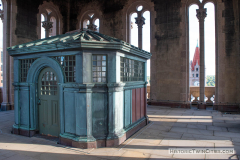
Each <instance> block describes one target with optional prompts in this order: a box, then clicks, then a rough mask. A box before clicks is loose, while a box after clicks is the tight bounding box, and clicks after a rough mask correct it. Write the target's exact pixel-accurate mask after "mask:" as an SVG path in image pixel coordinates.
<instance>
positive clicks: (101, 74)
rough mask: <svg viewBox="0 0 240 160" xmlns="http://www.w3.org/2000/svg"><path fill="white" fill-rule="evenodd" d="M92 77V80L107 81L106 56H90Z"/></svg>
mask: <svg viewBox="0 0 240 160" xmlns="http://www.w3.org/2000/svg"><path fill="white" fill-rule="evenodd" d="M92 61H93V63H92V65H93V66H92V70H93V72H92V78H93V82H103V83H104V82H107V79H106V78H107V56H102V55H93V56H92Z"/></svg>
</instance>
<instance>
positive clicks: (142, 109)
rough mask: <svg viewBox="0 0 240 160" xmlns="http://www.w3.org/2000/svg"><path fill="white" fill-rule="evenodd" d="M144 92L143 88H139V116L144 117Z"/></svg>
mask: <svg viewBox="0 0 240 160" xmlns="http://www.w3.org/2000/svg"><path fill="white" fill-rule="evenodd" d="M144 99H145V94H144V88H141V118H142V117H144V110H145V109H144V106H145V100H144Z"/></svg>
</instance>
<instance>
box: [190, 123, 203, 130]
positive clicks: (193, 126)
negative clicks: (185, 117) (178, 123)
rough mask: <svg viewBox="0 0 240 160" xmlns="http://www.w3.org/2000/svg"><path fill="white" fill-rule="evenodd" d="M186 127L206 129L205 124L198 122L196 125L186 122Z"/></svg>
mask: <svg viewBox="0 0 240 160" xmlns="http://www.w3.org/2000/svg"><path fill="white" fill-rule="evenodd" d="M187 128H196V129H205V130H206V129H207V126H205V125H199V124H197V125H193V124H188V125H187Z"/></svg>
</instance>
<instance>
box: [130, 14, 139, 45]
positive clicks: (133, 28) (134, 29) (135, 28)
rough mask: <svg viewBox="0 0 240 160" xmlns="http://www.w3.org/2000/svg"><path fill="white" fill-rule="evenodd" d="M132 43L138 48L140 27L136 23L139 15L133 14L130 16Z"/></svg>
mask: <svg viewBox="0 0 240 160" xmlns="http://www.w3.org/2000/svg"><path fill="white" fill-rule="evenodd" d="M130 17H131V18H130V19H131V22H130V25H131V26H130V35H131V37H130V43H131V44H132V45H134V46H136V47H138V26H137V24H136V23H135V21H136V20H135V18H137V13H133V14H132V15H130Z"/></svg>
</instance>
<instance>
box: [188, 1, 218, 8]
mask: <svg viewBox="0 0 240 160" xmlns="http://www.w3.org/2000/svg"><path fill="white" fill-rule="evenodd" d="M207 3H213V4H214V5H215V4H216V3H217V2H216V0H189V1H188V2H187V3H186V6H187V8H189V7H190V6H192V5H194V4H195V5H198V6H199V8H204V6H205V4H207Z"/></svg>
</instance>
